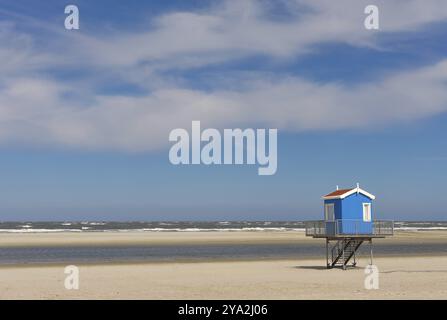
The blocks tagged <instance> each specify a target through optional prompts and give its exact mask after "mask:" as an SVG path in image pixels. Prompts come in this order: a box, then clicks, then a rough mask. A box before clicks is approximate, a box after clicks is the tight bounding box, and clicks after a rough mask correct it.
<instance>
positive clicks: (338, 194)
mask: <svg viewBox="0 0 447 320" xmlns="http://www.w3.org/2000/svg"><path fill="white" fill-rule="evenodd" d="M354 189H355V188H351V189H340V190H336V191H334V192H331V193H329V194H327V195H325V196H324V197H337V196H341V195H342V194H345V193H346V192H349V191H351V190H354Z"/></svg>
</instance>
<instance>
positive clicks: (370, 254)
mask: <svg viewBox="0 0 447 320" xmlns="http://www.w3.org/2000/svg"><path fill="white" fill-rule="evenodd" d="M369 257H370V264H371V265H372V264H373V241H372V239H369Z"/></svg>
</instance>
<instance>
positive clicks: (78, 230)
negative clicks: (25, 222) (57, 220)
mask: <svg viewBox="0 0 447 320" xmlns="http://www.w3.org/2000/svg"><path fill="white" fill-rule="evenodd" d="M56 232H82V230H80V229H0V233H56Z"/></svg>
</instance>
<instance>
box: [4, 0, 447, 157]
mask: <svg viewBox="0 0 447 320" xmlns="http://www.w3.org/2000/svg"><path fill="white" fill-rule="evenodd" d="M283 3H284V5H285V7H284V8H283V10H286V11H287V19H285V20H281V19H275V18H274V17H272V15H271V12H272V11H271V7H270V6H271V5H272V4H271V3H270V2H266V1H238V2H234V1H230V2H226V3H223V4H219V5H217V6H212V7H210V8H207V9H201V10H196V11H194V12H174V13H169V14H165V15H161V16H159V17H156V18H155V19H154V20H153V21H152V22H151V24H150V25H149V26H148V27H147V30H141V28H139V29H138V31H135V32H126V33H124V32H120V31H118V30H117V32H113V33H110V34H109V35H104V34H103V35H101V36H100V35H97V34H96V35H95V34H85V33H83V32H82V30H81V31H80V32H78V33H76V32H65V33H61V32H56V33H55V35H54V36H53V37H50V36H49V34H51V32H52V31H51V30H52V28H45V32H44V33H43V34H39V32H37V31H36V30H34V31H29V32H25V31H18V29H17V28H15V27H14V20H13V19H12V20H11V19H10V21H8V22H2V23H1V24H0V58H2V59H1V61H9V62H8V63H3V64H2V65H0V71H1V72H2V75H3V76H2V78H1V79H0V121H1V123H2V125H1V129H0V141H3V142H4V143H8V142H21V143H31V144H35V143H38V144H50V145H61V146H71V147H79V148H91V149H98V148H107V149H118V150H131V151H134V150H154V149H157V148H162V147H164V146H165V144H166V143H167V134H168V132H169V130H171V129H172V128H176V127H179V126H187V125H188V124H190V121H191V120H201V121H202V122H203V123H204V124H206V125H209V126H216V127H222V126H237V125H247V126H258V125H259V126H269V127H277V128H280V129H284V130H291V131H299V130H333V129H344V128H356V127H361V128H365V127H368V128H371V127H374V126H376V125H378V124H380V125H382V124H389V123H396V122H399V121H408V120H416V119H419V118H423V117H427V116H432V115H435V114H438V113H441V112H445V111H447V60H444V61H441V62H438V63H436V64H434V65H431V66H426V67H423V68H419V69H414V70H407V71H398V72H394V73H393V72H389V73H387V75H384V76H383V77H382V78H381V79H379V80H377V81H375V82H373V83H370V82H365V83H359V84H356V85H346V84H340V83H330V82H329V83H316V82H313V81H310V80H308V79H305V78H303V77H301V76H300V75H299V74H297V75H295V76H290V75H288V76H284V75H281V74H276V75H271V74H269V75H266V74H263V73H261V72H256V71H253V72H251V73H249V74H244V75H240V74H236V75H229V77H230V78H229V79H227V81H222V82H217V84H216V86H214V87H213V90H211V91H209V90H208V91H205V90H200V89H197V88H195V89H192V86H190V85H189V84H188V83H185V82H181V84H179V82H177V81H172V79H171V78H169V77H166V76H165V75H164V73H163V72H166V71H169V70H175V69H179V68H183V69H194V68H199V67H200V68H205V67H206V66H208V65H216V64H217V65H219V64H221V63H224V62H228V61H234V60H237V59H240V58H247V57H251V56H257V55H263V56H266V57H269V58H271V59H279V60H285V61H287V59H289V58H291V57H296V56H299V55H304V54H306V55H310V54H312V50H313V48H314V47H315V46H317V45H320V44H324V43H343V44H349V45H351V46H367V47H370V48H372V49H374V48H377V39H378V37H380V33H377V32H368V31H366V30H365V29H364V28H363V18H364V15H363V8H364V6H365V5H366V2H363V1H337V2H335V1H323V0H314V1H302V0H298V1H285V2H283ZM377 4H378V5H379V7H380V8H381V12H382V16H381V17H382V20H381V29H382V31H381V32H383V33H384V34H386V33H393V32H400V31H415V30H418V29H419V28H421V27H423V26H425V25H426V24H429V23H433V22H439V21H445V20H446V19H447V3H446V2H445V1H437V0H432V1H416V0H413V1H393V2H392V3H391V2H390V1H378V3H377ZM33 23H34V24H35V22H33ZM42 38H44V39H45V40H47V42H46V43H45V45H42V41H41V40H42ZM64 70H68V71H73V70H76V71H82V72H83V73H84V74H83V75H80V76H77V77H73V76H70V75H67V74H64V75H63V76H61V75H59V74H58V73H60V72H62V71H64ZM162 71H163V72H162ZM111 78H112V79H114V80H116V81H122V82H123V83H132V84H134V85H138V86H139V87H140V88H142V92H140V93H139V94H138V95H134V94H131V93H126V94H121V95H118V94H113V95H106V94H104V93H101V90H100V88H102V87H104V86H108V85H110V81H111V80H110V79H111ZM210 80H212V79H210ZM228 83H231V85H228ZM235 88H236V89H235Z"/></svg>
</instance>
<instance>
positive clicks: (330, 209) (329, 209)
mask: <svg viewBox="0 0 447 320" xmlns="http://www.w3.org/2000/svg"><path fill="white" fill-rule="evenodd" d="M324 215H325V218H326V221H334V220H335V211H334V204H333V203H326V204H325V205H324Z"/></svg>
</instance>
